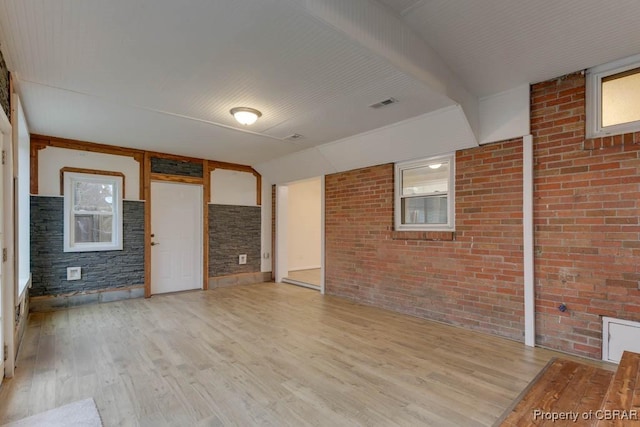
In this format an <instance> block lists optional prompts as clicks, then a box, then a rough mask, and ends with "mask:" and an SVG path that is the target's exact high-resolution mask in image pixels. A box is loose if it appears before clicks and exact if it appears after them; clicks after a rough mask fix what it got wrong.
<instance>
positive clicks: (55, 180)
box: [38, 147, 140, 200]
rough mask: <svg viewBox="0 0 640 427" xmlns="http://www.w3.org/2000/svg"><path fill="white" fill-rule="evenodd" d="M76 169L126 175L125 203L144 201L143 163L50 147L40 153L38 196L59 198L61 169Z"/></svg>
mask: <svg viewBox="0 0 640 427" xmlns="http://www.w3.org/2000/svg"><path fill="white" fill-rule="evenodd" d="M63 167H74V168H84V169H96V170H104V171H113V172H122V173H123V174H124V177H125V179H124V185H125V190H124V191H125V199H127V200H140V163H138V162H137V161H135V160H134V159H133V158H132V157H129V156H119V155H115V154H104V153H94V152H91V151H80V150H71V149H68V148H58V147H46V148H44V149H43V150H40V151H39V152H38V192H39V194H40V195H41V196H59V195H61V194H60V169H62V168H63Z"/></svg>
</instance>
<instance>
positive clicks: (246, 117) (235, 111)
mask: <svg viewBox="0 0 640 427" xmlns="http://www.w3.org/2000/svg"><path fill="white" fill-rule="evenodd" d="M229 112H230V113H231V115H232V116H233V117H234V118H235V119H236V120H237V121H238V123H240V124H241V125H245V126H249V125H252V124H254V123H255V122H256V120H258V117H260V116H262V113H261V112H260V111H258V110H256V109H255V108H249V107H236V108H232V109H231V111H229Z"/></svg>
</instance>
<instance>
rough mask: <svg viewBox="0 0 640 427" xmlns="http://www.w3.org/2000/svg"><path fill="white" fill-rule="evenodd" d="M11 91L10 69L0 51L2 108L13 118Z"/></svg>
mask: <svg viewBox="0 0 640 427" xmlns="http://www.w3.org/2000/svg"><path fill="white" fill-rule="evenodd" d="M9 92H10V88H9V69H8V68H7V64H6V63H5V62H4V57H3V56H2V52H0V105H2V109H3V110H4V112H5V114H6V115H7V117H8V118H9V120H11V106H10V102H11V94H10V93H9Z"/></svg>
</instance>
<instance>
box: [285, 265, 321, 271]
mask: <svg viewBox="0 0 640 427" xmlns="http://www.w3.org/2000/svg"><path fill="white" fill-rule="evenodd" d="M316 268H320V266H319V265H312V266H309V267H293V268H291V267H290V268H289V271H300V270H315V269H316Z"/></svg>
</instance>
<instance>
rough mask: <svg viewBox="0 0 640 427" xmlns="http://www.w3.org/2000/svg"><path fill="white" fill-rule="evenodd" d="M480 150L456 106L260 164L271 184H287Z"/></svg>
mask: <svg viewBox="0 0 640 427" xmlns="http://www.w3.org/2000/svg"><path fill="white" fill-rule="evenodd" d="M477 146H478V143H477V141H476V139H475V136H474V134H473V132H472V131H471V128H470V127H469V123H468V121H467V119H466V117H465V115H464V112H463V111H462V108H460V107H459V106H453V107H447V108H444V109H442V110H438V111H434V112H432V113H429V114H424V115H422V116H418V117H415V118H412V119H409V120H405V121H403V122H400V123H395V124H393V125H389V126H385V127H383V128H380V129H376V130H373V131H370V132H365V133H361V134H359V135H354V136H351V137H349V138H345V139H341V140H339V141H334V142H329V143H327V144H323V145H320V146H317V147H312V148H309V149H306V150H303V151H298V152H295V153H292V154H289V155H287V156H284V157H279V158H277V159H274V160H270V161H268V162H264V163H260V164H258V165H256V166H255V169H256V170H257V171H258V172H260V173H261V174H262V177H263V178H265V179H267V180H269V181H270V182H272V183H275V184H283V183H287V182H293V181H298V180H302V179H306V178H312V177H315V176H321V175H329V174H332V173H336V172H343V171H348V170H352V169H357V168H363V167H367V166H373V165H380V164H384V163H391V162H398V161H403V160H411V159H419V158H423V157H431V156H436V155H440V154H446V153H452V152H454V151H456V150H460V149H464V148H471V147H477Z"/></svg>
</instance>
